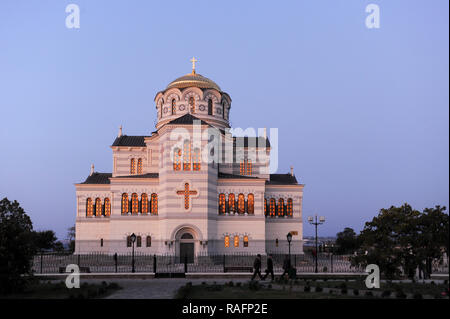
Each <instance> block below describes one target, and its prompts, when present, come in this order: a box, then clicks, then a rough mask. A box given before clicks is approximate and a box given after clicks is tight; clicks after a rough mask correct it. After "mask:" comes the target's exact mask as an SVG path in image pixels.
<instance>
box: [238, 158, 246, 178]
mask: <svg viewBox="0 0 450 319" xmlns="http://www.w3.org/2000/svg"><path fill="white" fill-rule="evenodd" d="M239 174H241V175H245V162H244V160H242V161H241V163H240V165H239Z"/></svg>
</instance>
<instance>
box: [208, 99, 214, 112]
mask: <svg viewBox="0 0 450 319" xmlns="http://www.w3.org/2000/svg"><path fill="white" fill-rule="evenodd" d="M208 115H213V101H212V99H209V100H208Z"/></svg>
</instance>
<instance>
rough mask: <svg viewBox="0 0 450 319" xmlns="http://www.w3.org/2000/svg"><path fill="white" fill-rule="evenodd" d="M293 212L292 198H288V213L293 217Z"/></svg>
mask: <svg viewBox="0 0 450 319" xmlns="http://www.w3.org/2000/svg"><path fill="white" fill-rule="evenodd" d="M292 213H293V202H292V198H288V200H287V207H286V215H287V216H289V217H292Z"/></svg>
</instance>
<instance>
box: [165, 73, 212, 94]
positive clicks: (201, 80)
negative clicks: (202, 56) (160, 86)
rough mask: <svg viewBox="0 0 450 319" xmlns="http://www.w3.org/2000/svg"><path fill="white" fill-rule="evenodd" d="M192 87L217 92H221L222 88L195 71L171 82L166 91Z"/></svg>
mask: <svg viewBox="0 0 450 319" xmlns="http://www.w3.org/2000/svg"><path fill="white" fill-rule="evenodd" d="M191 86H194V87H198V88H201V89H216V90H217V91H220V87H219V86H218V85H217V84H216V83H215V82H214V81H212V80H210V79H208V78H206V77H204V76H202V75H200V74H197V73H195V71H193V72H192V73H190V74H186V75H184V76H182V77H179V78H178V79H176V80H174V81H172V82H170V83H169V85H168V86H167V88H166V90H167V89H170V88H179V89H182V88H187V87H191Z"/></svg>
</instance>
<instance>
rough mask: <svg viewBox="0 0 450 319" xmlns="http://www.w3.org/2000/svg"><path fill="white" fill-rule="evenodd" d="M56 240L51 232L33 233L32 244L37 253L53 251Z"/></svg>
mask: <svg viewBox="0 0 450 319" xmlns="http://www.w3.org/2000/svg"><path fill="white" fill-rule="evenodd" d="M56 240H57V238H56V235H55V232H54V231H53V230H44V231H37V232H34V244H35V245H36V249H37V250H39V251H42V250H49V249H54V248H55V244H56Z"/></svg>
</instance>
